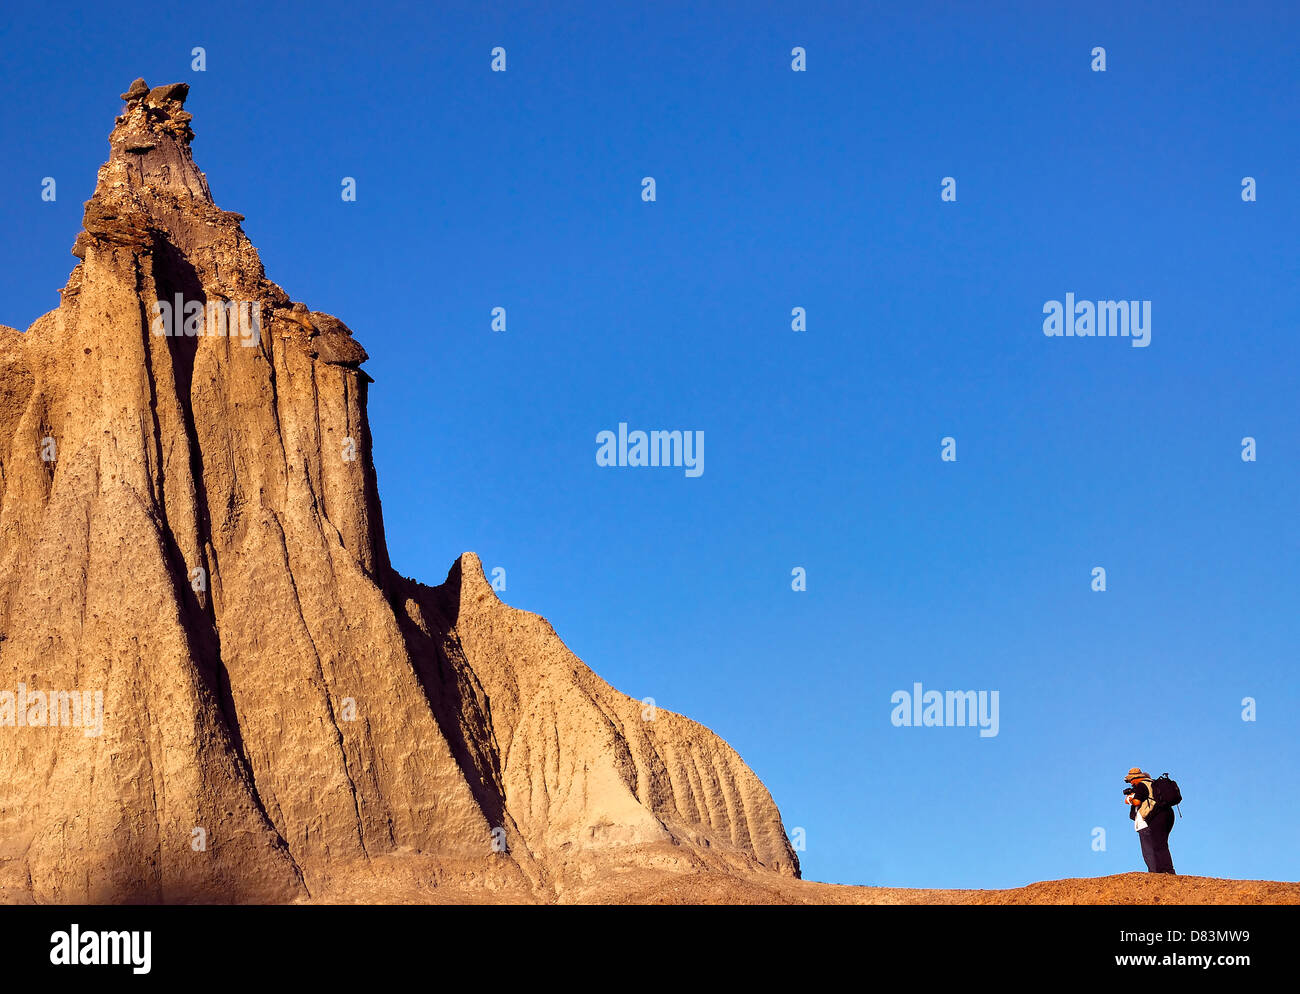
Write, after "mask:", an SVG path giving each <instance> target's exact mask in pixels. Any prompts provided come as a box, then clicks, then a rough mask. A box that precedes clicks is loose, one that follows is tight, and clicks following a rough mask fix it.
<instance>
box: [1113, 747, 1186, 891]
mask: <svg viewBox="0 0 1300 994" xmlns="http://www.w3.org/2000/svg"><path fill="white" fill-rule="evenodd" d="M1124 782H1125V783H1127V784H1128V786H1127V787H1126V788H1125V789H1124V797H1125V800H1126V801H1127V803H1128V805H1129V809H1128V816H1129V818H1130V819H1132V821H1133V827H1134V828H1136V829H1137V835H1138V842H1139V843H1141V845H1142V858H1143V859H1144V860H1145V861H1146V864H1147V869H1148V870H1149V871H1150V872H1152V873H1174V858H1173V857H1172V856H1171V855H1169V833H1170V832H1172V831H1173V830H1174V812H1173V809H1172V808H1168V807H1164V806H1163V805H1158V804H1156V801H1155V798H1154V797H1153V796H1152V789H1151V777H1150V776H1148V775H1147V774H1146V773H1144V772H1143V771H1142V769H1141V767H1137V766H1134V767H1133V768H1132V769H1130V770H1129V771H1128V773H1127V774H1125V776H1124ZM1176 875H1177V874H1175V876H1176Z"/></svg>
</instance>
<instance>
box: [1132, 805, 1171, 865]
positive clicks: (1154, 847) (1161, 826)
mask: <svg viewBox="0 0 1300 994" xmlns="http://www.w3.org/2000/svg"><path fill="white" fill-rule="evenodd" d="M1173 815H1174V813H1173V812H1172V811H1170V810H1169V809H1168V808H1165V809H1164V810H1162V811H1154V812H1152V816H1151V818H1150V819H1149V820H1148V821H1147V827H1146V828H1144V829H1141V830H1140V831H1139V832H1138V834H1137V835H1138V841H1139V842H1141V843H1142V858H1143V859H1144V860H1146V864H1147V869H1148V870H1150V871H1151V872H1152V873H1173V872H1174V858H1173V857H1172V856H1170V855H1169V833H1170V832H1172V831H1173V830H1174V818H1173Z"/></svg>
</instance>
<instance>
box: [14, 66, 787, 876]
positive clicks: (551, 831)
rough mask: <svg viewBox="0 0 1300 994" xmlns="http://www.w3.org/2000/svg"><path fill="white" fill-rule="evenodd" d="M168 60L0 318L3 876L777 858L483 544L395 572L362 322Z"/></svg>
mask: <svg viewBox="0 0 1300 994" xmlns="http://www.w3.org/2000/svg"><path fill="white" fill-rule="evenodd" d="M187 92H188V87H187V86H186V84H183V83H178V84H173V85H171V86H158V87H153V88H152V89H151V88H149V87H148V86H147V85H146V84H145V82H144V81H143V80H136V81H135V82H134V83H133V84H132V85H131V87H130V88H129V89H128V90H127V91H126V93H124V94H123V95H122V99H123V100H124V101H125V102H126V108H125V111H124V112H123V113H122V115H121V116H119V117H118V118H117V122H116V127H115V128H114V129H113V132H112V136H111V138H110V144H111V154H110V156H109V160H108V162H107V163H106V164H105V165H104V166H103V167H102V168H101V169H100V171H99V177H98V182H97V185H96V188H95V192H94V196H93V197H92V198H91V199H90V200H89V201H88V202H87V204H86V210H85V217H84V230H83V231H82V232H81V233H80V234H79V235H78V236H77V238H76V242H75V244H74V246H73V254H74V255H75V256H76V257H77V258H78V259H79V260H80V262H79V264H78V265H77V266H76V268H75V269H74V270H73V272H72V275H71V277H70V278H69V280H68V283H67V285H66V287H65V288H64V289H63V291H62V297H63V299H62V304H61V306H60V307H59V308H58V309H56V310H54V311H52V312H50V313H48V314H46V315H44V316H43V317H41V318H39V319H38V320H37V321H36V322H35V323H34V324H33V325H32V326H31V328H29V329H28V330H27V332H26V333H19V332H17V331H15V330H13V329H11V328H5V327H0V899H3V900H6V901H29V900H35V901H41V902H121V901H142V902H183V901H223V902H224V901H273V902H279V901H294V900H329V899H336V900H388V899H394V898H395V897H396V898H397V899H404V898H410V899H435V900H436V899H439V897H440V896H446V897H447V898H448V899H457V900H484V901H487V900H566V899H569V900H572V899H582V895H584V894H588V893H596V891H595V890H593V888H598V889H599V892H600V894H602V895H604V896H603V897H602V898H601V899H610V895H611V894H613V895H614V896H617V892H618V884H617V880H618V875H619V874H620V873H623V872H625V871H629V870H631V871H637V872H641V873H644V872H645V871H647V870H655V871H656V872H663V873H665V874H674V873H678V874H680V873H685V872H692V873H694V872H706V873H720V874H728V875H731V876H736V877H739V876H747V877H749V878H754V879H773V880H776V879H778V878H780V877H783V876H784V877H793V876H797V875H798V861H797V859H796V857H795V855H794V853H793V851H792V850H791V847H790V845H789V843H788V842H787V840H786V836H785V832H784V830H783V828H782V825H781V820H780V815H779V813H778V812H777V809H776V806H775V805H774V804H773V802H772V799H771V797H770V795H769V794H768V792H767V790H766V789H765V788H764V787H763V785H762V784H761V783H760V782H759V780H758V779H757V777H755V775H754V774H753V773H752V772H751V771H750V770H749V769H748V767H746V766H745V764H744V763H743V762H742V761H741V759H740V757H739V756H737V755H736V753H735V752H734V751H733V750H732V749H731V748H729V747H728V746H727V745H726V743H724V742H723V741H721V740H720V739H719V738H718V737H717V736H715V735H713V734H712V733H711V732H709V731H708V730H707V729H705V728H703V727H701V726H700V725H697V724H695V723H694V722H691V721H688V720H687V719H685V718H682V717H679V716H678V715H675V714H671V713H667V712H664V711H662V710H660V711H659V712H658V713H657V715H653V716H646V715H643V709H642V705H641V703H640V702H637V701H634V700H632V699H630V698H628V697H626V696H624V695H623V694H620V693H618V692H617V691H615V690H613V689H612V688H611V687H609V686H608V685H607V684H606V683H604V682H603V681H601V680H600V679H599V678H598V677H597V676H595V674H593V673H592V672H591V671H590V670H589V669H588V668H587V667H586V666H584V665H583V664H582V662H581V661H579V660H578V659H577V658H576V657H574V656H573V655H572V654H571V653H570V652H569V651H568V650H567V649H566V648H565V646H564V644H563V643H562V642H561V641H560V640H559V638H558V637H557V636H556V635H555V633H554V632H553V631H552V630H551V628H550V626H549V625H547V623H546V622H545V621H544V620H542V619H541V618H539V617H536V616H534V615H530V614H527V613H525V612H522V611H517V610H514V609H511V608H509V607H506V606H505V605H503V604H502V603H500V601H499V600H498V599H497V597H496V595H495V593H494V591H493V590H492V588H491V587H490V585H489V584H488V583H487V582H486V581H485V579H484V577H483V572H482V567H481V565H480V564H479V562H478V560H477V559H476V558H475V557H474V556H473V555H472V554H469V553H467V554H465V555H464V556H462V557H461V558H460V560H459V561H458V562H457V563H456V564H455V565H454V566H453V567H452V569H451V573H450V575H449V576H448V577H447V580H446V582H445V583H443V584H442V585H441V586H438V587H428V586H424V585H422V584H419V583H417V582H414V581H411V580H407V579H405V578H403V577H400V576H398V575H396V574H395V573H394V572H393V570H392V569H391V567H390V565H389V559H388V554H387V550H386V547H385V540H384V529H383V520H382V516H381V513H380V503H379V496H378V488H377V485H376V479H375V472H374V468H373V464H372V462H371V458H370V431H369V425H368V422H367V416H366V395H367V390H368V386H369V384H370V382H371V381H370V378H369V377H368V376H367V375H366V374H365V373H364V372H363V371H362V370H361V365H362V364H363V363H364V361H365V360H366V353H365V350H364V349H363V348H362V347H361V346H360V345H359V344H358V343H357V341H356V340H355V339H354V338H353V335H352V332H351V331H350V330H349V329H348V327H347V326H346V325H345V324H344V323H343V322H342V321H340V320H338V319H337V318H334V317H332V316H330V315H327V314H322V313H320V312H317V311H312V310H310V309H309V308H307V307H306V306H305V305H303V304H301V303H296V302H294V301H292V300H291V299H290V298H289V297H288V296H287V295H286V294H285V292H284V291H283V290H281V289H280V287H278V286H277V285H275V284H274V283H272V282H270V281H269V280H268V279H267V278H266V276H265V273H264V271H263V268H262V264H261V262H260V260H259V258H258V254H257V251H256V249H254V248H253V246H252V245H251V244H250V242H249V241H248V239H247V238H246V237H245V235H244V232H243V230H242V229H241V227H240V222H241V221H242V218H241V216H240V215H238V214H234V213H231V212H229V211H224V210H221V209H219V208H218V207H217V206H216V205H215V204H214V203H213V200H212V196H211V194H210V192H209V189H208V183H207V180H206V178H205V177H204V175H203V173H202V172H200V171H199V169H198V168H197V166H196V165H195V163H194V160H193V158H192V157H191V153H190V142H191V139H192V138H193V131H192V130H191V128H190V115H189V114H188V113H187V112H186V111H185V110H184V109H183V106H184V101H185V98H186V95H187ZM60 692H66V693H63V694H62V695H61V694H60ZM71 692H75V693H76V696H75V697H73V696H72V694H71ZM38 693H39V695H41V700H42V701H44V702H45V703H44V704H42V705H41V706H38V705H37V703H35V700H36V696H37V694H38ZM95 693H101V694H102V702H103V710H102V729H101V730H100V731H99V732H98V734H95V730H94V729H92V728H90V727H89V722H88V721H83V722H82V723H81V724H84V725H86V726H87V727H78V726H77V724H76V717H77V716H76V715H75V713H74V712H73V708H75V707H76V705H78V704H81V705H84V709H83V710H84V712H85V714H89V713H90V712H91V711H92V710H93V708H92V707H91V705H90V701H91V695H93V694H95ZM85 714H83V716H82V717H83V718H84V717H85ZM647 717H650V718H651V720H647ZM611 888H613V889H612V890H611Z"/></svg>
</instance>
